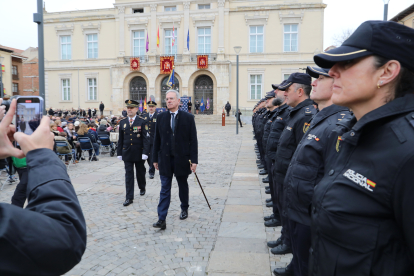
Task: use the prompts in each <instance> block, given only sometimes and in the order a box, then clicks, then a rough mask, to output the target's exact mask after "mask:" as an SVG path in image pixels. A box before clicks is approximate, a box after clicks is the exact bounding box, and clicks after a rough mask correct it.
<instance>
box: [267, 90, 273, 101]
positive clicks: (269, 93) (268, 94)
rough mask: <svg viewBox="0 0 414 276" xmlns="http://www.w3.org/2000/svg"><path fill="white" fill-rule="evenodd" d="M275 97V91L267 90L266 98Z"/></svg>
mask: <svg viewBox="0 0 414 276" xmlns="http://www.w3.org/2000/svg"><path fill="white" fill-rule="evenodd" d="M274 97H275V91H273V90H272V91H269V92H267V93H266V97H265V98H266V99H271V98H274Z"/></svg>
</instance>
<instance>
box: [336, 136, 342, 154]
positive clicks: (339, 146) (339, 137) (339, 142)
mask: <svg viewBox="0 0 414 276" xmlns="http://www.w3.org/2000/svg"><path fill="white" fill-rule="evenodd" d="M341 141H342V136H338V140H337V141H336V152H339V150H340V149H341Z"/></svg>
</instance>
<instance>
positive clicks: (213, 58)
mask: <svg viewBox="0 0 414 276" xmlns="http://www.w3.org/2000/svg"><path fill="white" fill-rule="evenodd" d="M197 56H208V61H216V60H217V54H201V53H200V54H191V58H190V59H191V61H197Z"/></svg>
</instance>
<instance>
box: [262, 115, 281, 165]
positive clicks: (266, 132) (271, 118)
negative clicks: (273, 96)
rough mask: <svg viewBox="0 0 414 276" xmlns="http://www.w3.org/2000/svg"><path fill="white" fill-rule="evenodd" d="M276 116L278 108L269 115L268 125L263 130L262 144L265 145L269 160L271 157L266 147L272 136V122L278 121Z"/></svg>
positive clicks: (264, 148)
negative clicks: (270, 135)
mask: <svg viewBox="0 0 414 276" xmlns="http://www.w3.org/2000/svg"><path fill="white" fill-rule="evenodd" d="M276 115H277V108H275V109H273V110H272V111H270V112H269V113H268V114H267V118H268V119H267V120H266V123H265V125H264V128H263V138H262V143H263V150H264V154H265V156H266V157H267V158H269V157H268V156H267V155H266V145H267V141H268V138H269V134H270V126H271V125H272V122H273V121H274V120H275V119H276V117H277V116H276Z"/></svg>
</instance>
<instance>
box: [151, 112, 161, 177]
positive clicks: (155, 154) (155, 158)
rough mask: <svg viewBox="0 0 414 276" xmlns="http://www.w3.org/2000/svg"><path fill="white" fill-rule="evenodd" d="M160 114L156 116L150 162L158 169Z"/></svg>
mask: <svg viewBox="0 0 414 276" xmlns="http://www.w3.org/2000/svg"><path fill="white" fill-rule="evenodd" d="M159 117H160V116H157V119H158V120H157V123H156V124H155V134H154V144H153V145H152V162H153V163H154V166H155V168H156V169H157V170H158V152H159V151H160V145H161V137H160V130H159V125H160V123H161V120H159Z"/></svg>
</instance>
